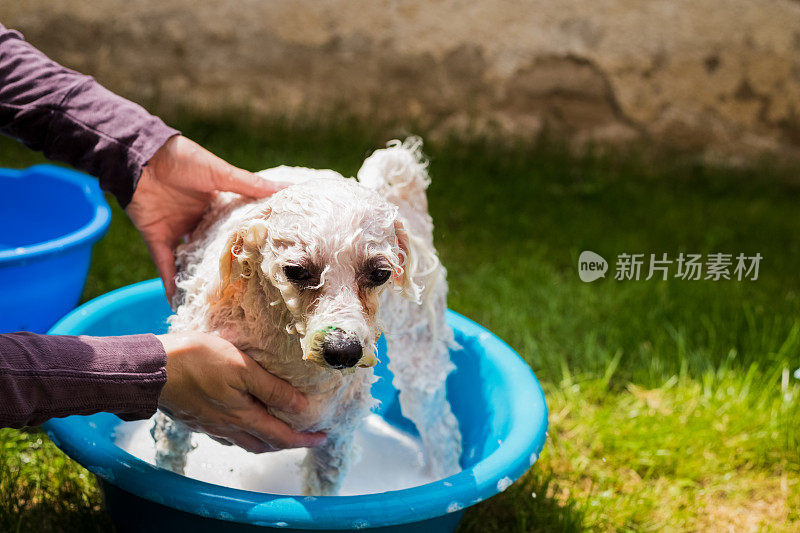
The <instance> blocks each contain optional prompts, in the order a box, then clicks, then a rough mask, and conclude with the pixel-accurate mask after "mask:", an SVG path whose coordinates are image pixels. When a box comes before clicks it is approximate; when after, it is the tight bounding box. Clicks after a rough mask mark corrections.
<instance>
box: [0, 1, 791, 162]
mask: <svg viewBox="0 0 800 533" xmlns="http://www.w3.org/2000/svg"><path fill="white" fill-rule="evenodd" d="M0 21H2V23H4V24H5V25H6V26H9V27H14V28H17V29H19V30H21V31H22V32H23V33H24V34H25V35H26V37H27V39H28V40H29V41H31V42H32V43H33V44H35V45H36V46H38V47H40V48H41V49H42V50H44V51H45V52H46V53H48V54H49V55H51V56H52V57H53V58H54V59H56V60H58V61H60V62H62V63H64V64H66V65H69V66H71V67H73V68H75V69H77V70H80V71H84V72H87V73H91V74H93V75H95V76H96V77H97V78H98V79H99V80H100V81H102V82H103V83H104V84H106V85H107V86H108V87H109V88H111V89H112V90H115V91H117V92H120V93H122V94H124V95H126V96H129V97H131V98H133V99H135V100H137V101H139V102H141V103H143V104H145V105H147V106H149V107H150V108H151V109H154V110H155V111H157V112H160V113H167V114H169V113H170V112H171V111H174V110H175V109H179V108H189V109H194V110H200V111H201V112H213V113H219V112H223V113H224V112H226V111H227V110H233V111H236V110H239V111H240V110H242V109H250V110H252V112H254V113H256V114H265V115H267V114H288V115H293V114H297V113H300V114H318V113H322V114H326V113H338V112H342V111H344V112H346V113H348V114H356V115H359V116H365V117H371V118H373V119H376V120H388V121H390V122H394V123H398V124H404V123H408V122H415V123H418V124H424V125H426V126H429V127H431V128H433V130H434V131H449V130H452V129H455V130H461V131H463V130H468V129H479V130H481V129H484V128H495V129H497V130H499V131H510V132H514V133H517V134H522V135H534V134H536V133H537V132H538V131H539V130H540V129H541V128H542V127H543V125H544V124H548V125H550V126H551V127H552V128H554V129H556V130H558V131H560V132H562V133H565V134H567V135H569V136H570V137H571V138H573V139H575V140H577V141H583V140H587V139H592V140H601V141H611V142H619V141H627V140H631V139H641V138H644V139H647V140H654V141H661V142H665V143H668V144H670V145H673V146H677V147H679V148H686V149H699V150H703V151H705V152H706V153H708V154H717V155H722V156H730V155H742V154H745V155H754V154H758V153H760V152H763V151H768V152H778V153H781V154H784V155H786V154H788V155H797V154H800V2H797V1H796V0H702V1H697V0H672V1H667V0H538V1H533V0H490V1H477V0H450V1H435V0H406V1H388V0H380V1H379V0H328V1H322V0H317V1H311V0H229V1H221V0H216V1H210V0H129V1H128V0H0Z"/></svg>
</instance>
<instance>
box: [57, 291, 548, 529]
mask: <svg viewBox="0 0 800 533" xmlns="http://www.w3.org/2000/svg"><path fill="white" fill-rule="evenodd" d="M169 314H170V309H169V307H168V306H167V303H166V300H165V299H164V293H163V287H162V285H161V282H160V281H158V280H151V281H145V282H142V283H138V284H136V285H131V286H129V287H125V288H122V289H119V290H117V291H114V292H111V293H109V294H106V295H104V296H101V297H100V298H97V299H95V300H92V301H91V302H89V303H87V304H85V305H83V306H81V307H79V308H78V309H76V310H75V311H73V312H72V313H70V314H69V315H67V316H66V317H64V319H62V320H61V321H60V322H59V323H58V324H56V326H55V327H54V328H53V329H52V331H51V332H52V333H60V334H88V335H123V334H132V333H145V332H163V331H165V329H166V326H165V322H164V321H165V319H166V318H167V316H169ZM447 318H448V322H449V324H450V325H451V326H452V327H453V329H454V330H455V333H456V340H457V341H458V343H459V344H460V345H461V349H459V350H453V351H452V353H451V355H452V358H453V361H454V363H455V364H456V366H457V370H456V371H455V372H454V373H453V374H451V376H450V377H449V379H448V382H447V388H448V398H449V400H450V402H451V405H452V408H453V411H454V412H455V414H456V416H457V417H458V420H459V423H460V428H461V432H462V435H463V443H464V453H463V455H462V458H461V462H462V466H463V468H464V470H463V471H462V472H460V473H458V474H456V475H453V476H450V477H448V478H446V479H444V480H441V481H437V482H434V483H429V484H426V485H421V486H419V487H413V488H410V489H406V490H399V491H389V492H385V493H382V494H372V495H363V496H331V497H320V498H308V497H303V496H284V495H277V494H265V493H260V492H251V491H246V490H239V489H232V488H227V487H222V486H219V485H213V484H209V483H205V482H202V481H196V480H193V479H190V478H187V477H183V476H180V475H177V474H174V473H172V472H169V471H166V470H161V469H158V468H156V467H154V466H151V465H150V464H148V463H146V462H144V461H142V460H140V459H137V458H136V457H134V456H132V455H130V454H129V453H127V452H125V451H124V450H122V449H121V448H119V447H118V446H116V445H115V444H114V440H113V436H114V428H115V427H116V426H117V425H119V424H121V423H123V422H121V421H120V420H119V419H118V418H117V417H116V416H114V415H110V414H105V413H102V414H97V415H92V416H85V417H83V416H72V417H67V418H63V419H54V420H51V421H50V422H48V423H47V424H45V430H46V431H47V434H48V435H49V436H50V438H51V439H52V440H53V442H55V444H56V445H57V446H59V447H60V448H61V449H62V450H64V451H65V452H66V453H67V454H68V455H69V456H71V457H72V458H73V459H75V460H76V461H78V462H79V463H81V464H83V465H84V466H85V467H86V468H88V469H89V470H90V471H92V472H94V473H95V474H97V476H98V477H99V478H100V479H101V483H102V486H103V490H104V491H105V495H106V506H107V509H108V512H109V514H110V515H111V518H112V520H113V521H114V523H115V524H116V526H117V528H118V529H120V530H130V531H136V530H139V531H156V530H161V531H171V532H174V531H189V530H191V531H221V530H224V531H251V530H256V529H258V530H261V531H263V528H275V529H280V530H282V531H287V530H288V531H307V530H320V529H324V530H334V531H335V530H348V529H362V528H370V529H371V530H373V531H436V532H442V531H452V530H454V529H455V527H456V526H457V525H458V522H459V520H460V519H461V516H462V515H463V513H464V510H465V509H466V508H467V507H469V506H470V505H473V504H475V503H478V502H480V501H482V500H485V499H486V498H489V497H491V496H493V495H494V494H496V493H497V492H499V491H501V490H504V489H505V488H506V487H507V486H508V485H510V484H511V482H512V481H514V480H516V479H517V478H519V477H520V476H521V475H522V474H523V473H524V472H525V471H526V470H528V468H530V466H531V465H532V464H533V463H534V462H535V461H536V459H537V458H538V455H539V453H540V452H541V450H542V447H543V446H544V441H545V434H546V430H547V406H546V405H545V399H544V394H543V392H542V389H541V387H540V386H539V382H538V381H537V380H536V377H535V376H534V375H533V373H532V372H531V370H530V368H529V367H528V365H527V364H525V362H524V361H523V360H522V359H520V357H519V356H518V355H517V354H516V353H514V351H513V350H512V349H511V348H510V347H509V346H508V345H507V344H505V343H504V342H503V341H501V340H500V339H499V338H497V337H496V336H495V335H493V334H492V333H491V332H489V331H488V330H486V329H485V328H483V327H481V326H479V325H478V324H476V323H475V322H472V321H471V320H469V319H468V318H465V317H463V316H461V315H458V314H456V313H453V312H448V317H447ZM379 349H380V350H381V351H385V343H384V342H383V341H381V342H380V343H379ZM381 361H383V363H382V364H379V366H378V367H377V368H376V372H377V373H378V375H380V376H381V377H382V378H383V379H380V380H379V381H378V382H377V383H376V384H375V385H374V387H373V394H374V395H375V396H376V397H377V398H378V399H379V400H381V404H380V406H379V407H378V409H377V412H378V413H379V414H380V415H382V416H383V417H384V418H385V419H386V420H387V421H389V422H390V423H393V424H395V425H398V426H402V427H403V428H404V429H410V428H411V427H412V426H411V425H410V422H409V421H408V420H406V419H404V418H403V417H402V416H401V415H400V410H399V406H398V403H397V391H396V390H395V389H394V388H393V387H392V385H391V373H390V372H389V371H388V369H387V368H386V366H385V361H386V358H385V357H382V358H381ZM376 475H379V473H376ZM372 528H374V529H372Z"/></svg>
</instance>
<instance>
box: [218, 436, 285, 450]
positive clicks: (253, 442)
mask: <svg viewBox="0 0 800 533" xmlns="http://www.w3.org/2000/svg"><path fill="white" fill-rule="evenodd" d="M225 438H226V439H227V440H228V441H230V442H231V443H232V444H234V445H236V446H238V447H239V448H243V449H245V450H247V451H248V452H250V453H265V452H274V451H275V447H274V446H272V445H271V444H269V443H267V442H263V441H262V440H260V439H259V438H257V437H254V436H253V435H251V434H249V433H247V432H246V431H233V432H231V434H230V435H227V436H226V437H225Z"/></svg>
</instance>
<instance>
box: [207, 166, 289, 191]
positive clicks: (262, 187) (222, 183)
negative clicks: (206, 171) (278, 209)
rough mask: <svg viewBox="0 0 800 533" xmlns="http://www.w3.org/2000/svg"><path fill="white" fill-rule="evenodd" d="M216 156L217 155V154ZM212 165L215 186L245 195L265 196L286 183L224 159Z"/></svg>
mask: <svg viewBox="0 0 800 533" xmlns="http://www.w3.org/2000/svg"><path fill="white" fill-rule="evenodd" d="M215 157H216V156H215ZM216 159H217V161H215V162H214V164H213V165H212V169H211V170H212V172H213V176H214V177H213V182H214V186H215V188H216V189H217V190H219V191H227V192H235V193H237V194H241V195H244V196H252V197H254V198H263V197H265V196H270V195H271V194H274V193H276V192H278V191H279V190H280V189H282V188H283V187H285V186H286V184H283V183H278V182H274V181H271V180H266V179H263V178H260V177H259V176H256V175H255V174H253V173H252V172H248V171H246V170H242V169H241V168H237V167H235V166H233V165H231V164H229V163H226V162H225V161H223V160H222V159H219V158H216Z"/></svg>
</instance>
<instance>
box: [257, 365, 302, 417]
mask: <svg viewBox="0 0 800 533" xmlns="http://www.w3.org/2000/svg"><path fill="white" fill-rule="evenodd" d="M242 356H243V357H244V358H245V361H246V363H245V364H246V365H247V369H246V371H245V375H244V384H245V386H246V387H247V392H249V393H250V394H252V395H253V396H255V397H256V398H258V400H259V401H261V403H263V404H264V405H267V406H270V407H276V408H278V409H280V410H283V411H289V412H293V413H299V412H301V411H302V410H303V409H305V408H306V407H307V406H308V400H306V398H305V397H304V396H303V395H302V394H301V393H300V391H298V390H297V389H295V388H294V387H293V386H291V385H290V384H289V383H288V382H286V381H284V380H282V379H280V378H279V377H277V376H274V375H272V374H270V373H269V372H267V371H266V370H264V369H263V368H261V366H260V365H259V364H258V363H256V362H255V361H254V360H253V359H252V358H251V357H250V356H249V355H247V354H245V353H244V352H242Z"/></svg>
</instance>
